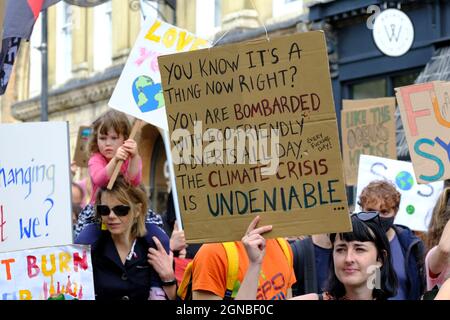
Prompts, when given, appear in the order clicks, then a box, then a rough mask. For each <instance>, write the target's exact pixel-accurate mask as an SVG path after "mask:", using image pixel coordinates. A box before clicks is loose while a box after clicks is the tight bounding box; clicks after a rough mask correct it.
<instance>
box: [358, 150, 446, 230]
mask: <svg viewBox="0 0 450 320" xmlns="http://www.w3.org/2000/svg"><path fill="white" fill-rule="evenodd" d="M384 179H386V180H389V181H391V182H392V183H393V184H394V185H395V186H396V188H397V190H398V191H399V192H400V193H401V195H402V197H401V201H400V208H399V210H398V213H397V217H396V218H395V223H396V224H401V225H404V226H407V227H409V228H411V229H412V230H416V231H426V230H427V229H428V224H429V221H430V218H431V215H432V212H433V207H434V205H435V204H436V200H437V198H438V197H439V195H440V194H441V192H442V189H443V186H444V184H443V182H442V181H438V182H433V183H429V184H417V181H416V179H415V178H414V170H413V166H412V164H411V162H406V161H397V160H391V159H386V158H381V157H375V156H369V155H361V158H360V160H359V171H358V187H357V197H359V195H360V194H361V192H362V190H363V189H364V187H366V186H367V185H368V184H369V183H370V182H371V181H374V180H384ZM357 210H361V208H359V207H358V208H357Z"/></svg>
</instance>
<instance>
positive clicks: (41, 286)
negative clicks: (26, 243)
mask: <svg viewBox="0 0 450 320" xmlns="http://www.w3.org/2000/svg"><path fill="white" fill-rule="evenodd" d="M0 261H1V268H0V299H1V300H46V299H48V298H49V297H50V296H54V295H56V294H64V295H67V296H68V297H71V298H75V299H78V300H94V299H95V294H94V280H93V276H92V263H91V251H90V248H89V246H81V245H68V246H59V247H56V246H55V247H47V248H39V249H32V250H22V251H12V252H5V253H0Z"/></svg>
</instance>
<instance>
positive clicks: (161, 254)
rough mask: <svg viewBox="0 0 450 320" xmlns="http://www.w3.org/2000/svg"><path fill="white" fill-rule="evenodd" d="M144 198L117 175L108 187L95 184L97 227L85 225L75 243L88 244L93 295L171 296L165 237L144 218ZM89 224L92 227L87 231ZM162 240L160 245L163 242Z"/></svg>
mask: <svg viewBox="0 0 450 320" xmlns="http://www.w3.org/2000/svg"><path fill="white" fill-rule="evenodd" d="M146 212H147V197H146V193H145V191H144V190H143V188H142V187H134V186H132V185H130V184H129V183H127V182H126V181H125V180H124V179H123V178H122V177H119V178H118V179H117V180H116V182H115V184H114V187H113V188H112V189H111V190H108V189H106V188H101V189H99V191H98V193H97V197H96V215H97V218H99V219H101V222H102V228H101V231H100V227H99V226H97V225H91V228H85V229H84V230H83V231H82V232H81V233H80V235H79V236H78V237H77V239H76V241H75V242H76V243H80V244H91V256H92V265H93V273H94V287H95V293H96V299H98V300H118V299H122V300H146V299H166V297H167V298H169V299H174V298H175V296H176V281H174V279H175V275H174V272H173V267H172V259H173V258H172V255H171V254H168V253H169V252H170V250H169V239H168V237H167V235H166V234H165V233H164V232H163V231H162V230H161V229H160V228H158V227H157V226H155V225H154V224H149V223H147V224H146V223H145V217H146ZM92 228H96V230H97V231H98V232H97V233H95V234H94V235H93V233H92ZM163 244H164V245H163Z"/></svg>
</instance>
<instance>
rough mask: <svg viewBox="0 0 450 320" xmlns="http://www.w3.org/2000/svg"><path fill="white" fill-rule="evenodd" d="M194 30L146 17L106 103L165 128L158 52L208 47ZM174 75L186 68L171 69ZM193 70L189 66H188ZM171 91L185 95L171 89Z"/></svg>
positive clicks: (166, 52)
mask: <svg viewBox="0 0 450 320" xmlns="http://www.w3.org/2000/svg"><path fill="white" fill-rule="evenodd" d="M209 46H210V45H209V43H208V42H207V41H206V40H204V39H201V38H198V37H197V36H195V35H194V34H192V33H190V32H188V31H186V30H183V29H180V28H177V27H175V26H173V25H171V24H168V23H165V22H162V21H160V20H158V19H155V18H151V17H148V18H147V19H146V20H145V22H144V25H143V27H142V29H141V31H140V32H139V35H138V38H137V40H136V43H135V44H134V47H133V49H132V50H131V53H130V56H129V57H128V60H127V63H126V64H125V67H124V69H123V71H122V74H121V75H120V78H119V81H118V82H117V85H116V87H115V89H114V92H113V94H112V96H111V99H110V100H109V102H108V105H109V106H110V107H111V108H114V109H117V110H119V111H122V112H124V113H126V114H129V115H131V116H133V117H136V118H139V119H141V120H144V121H145V122H148V123H150V124H153V125H155V126H157V127H159V128H161V129H164V130H168V125H167V116H166V108H165V104H164V97H163V91H162V87H161V75H160V73H159V67H158V59H157V58H158V56H160V55H163V54H169V53H170V54H172V53H177V52H184V51H191V50H196V49H202V48H207V47H209ZM172 71H173V74H174V76H175V77H176V76H181V73H183V74H185V73H189V72H190V71H189V70H181V69H180V70H178V69H177V70H172ZM191 71H192V70H191ZM172 94H173V95H176V94H181V95H188V94H189V93H187V92H178V93H176V92H173V93H172Z"/></svg>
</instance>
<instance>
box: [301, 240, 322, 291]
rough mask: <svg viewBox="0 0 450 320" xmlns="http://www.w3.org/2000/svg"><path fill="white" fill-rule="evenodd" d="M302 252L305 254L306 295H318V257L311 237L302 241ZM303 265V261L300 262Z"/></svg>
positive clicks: (304, 279)
mask: <svg viewBox="0 0 450 320" xmlns="http://www.w3.org/2000/svg"><path fill="white" fill-rule="evenodd" d="M300 250H301V251H302V252H303V257H304V259H303V265H304V267H303V269H304V274H303V277H304V278H303V281H304V289H305V294H306V293H317V292H318V289H319V288H318V287H317V274H316V257H315V254H314V244H313V242H312V238H311V237H307V238H305V239H303V240H301V241H300ZM300 263H301V261H300Z"/></svg>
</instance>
